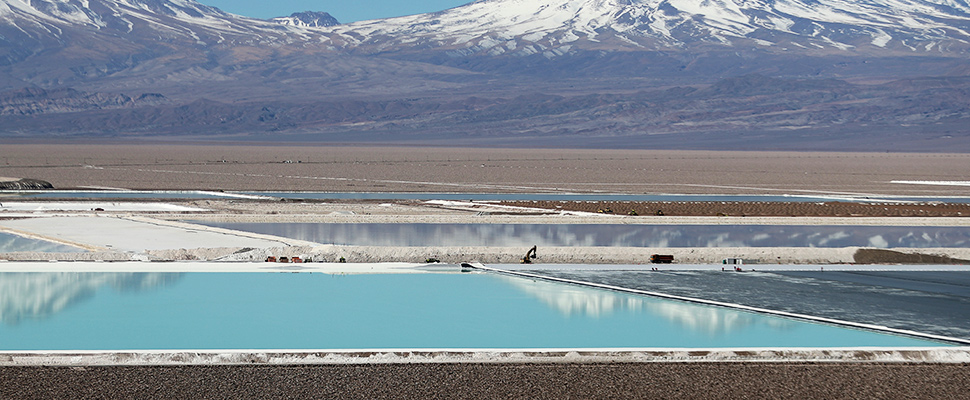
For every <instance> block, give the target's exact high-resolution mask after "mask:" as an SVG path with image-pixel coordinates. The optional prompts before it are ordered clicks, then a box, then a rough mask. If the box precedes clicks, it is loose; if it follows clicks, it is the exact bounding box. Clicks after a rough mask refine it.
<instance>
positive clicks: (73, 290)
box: [0, 272, 183, 325]
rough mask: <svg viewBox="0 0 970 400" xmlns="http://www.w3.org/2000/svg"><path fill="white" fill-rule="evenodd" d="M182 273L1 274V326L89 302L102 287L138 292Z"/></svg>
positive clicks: (170, 280) (164, 284)
mask: <svg viewBox="0 0 970 400" xmlns="http://www.w3.org/2000/svg"><path fill="white" fill-rule="evenodd" d="M182 275H183V274H181V273H158V272H153V273H115V272H89V273H74V272H60V273H58V272H24V273H20V272H5V273H0V322H2V323H4V324H8V325H16V324H18V323H20V322H21V321H24V320H29V319H44V318H48V317H50V316H53V315H54V314H57V313H58V312H59V311H61V310H64V309H65V308H68V307H70V306H72V305H75V304H78V303H80V302H83V301H85V300H88V299H91V298H93V297H94V295H95V294H96V293H97V292H98V290H101V289H102V288H105V287H110V288H113V289H115V290H117V291H120V292H139V291H144V290H150V289H154V288H158V287H162V286H167V285H171V284H173V283H175V282H176V281H178V280H179V279H181V278H182Z"/></svg>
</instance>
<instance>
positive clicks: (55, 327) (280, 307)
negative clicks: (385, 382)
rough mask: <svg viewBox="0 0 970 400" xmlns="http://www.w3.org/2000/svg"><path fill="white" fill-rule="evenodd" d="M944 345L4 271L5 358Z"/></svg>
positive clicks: (0, 315) (334, 291)
mask: <svg viewBox="0 0 970 400" xmlns="http://www.w3.org/2000/svg"><path fill="white" fill-rule="evenodd" d="M944 345H947V344H945V343H940V342H934V341H928V340H922V339H917V338H911V337H905V336H898V335H892V334H885V333H880V332H874V331H866V330H857V329H848V328H844V327H839V326H834V325H825V324H816V323H809V322H804V321H799V320H794V319H787V318H780V317H774V316H769V315H763V314H758V313H750V312H744V311H739V310H733V309H727V308H719V307H710V306H704V305H697V304H692V303H685V302H678V301H671V300H664V299H658V298H652V297H647V296H639V295H632V294H626V293H620V292H614V291H608V290H600V289H593V288H586V287H580V286H573V285H565V284H558V283H551V282H547V281H542V280H531V279H524V278H518V277H511V276H505V275H499V274H491V273H486V274H482V273H464V274H459V273H427V274H393V275H392V274H385V275H329V274H318V273H314V274H309V273H0V350H8V351H11V350H13V351H19V350H139V349H145V350H147V349H160V350H166V349H199V350H203V349H486V348H493V349H517V348H522V349H525V348H528V349H544V348H556V349H561V348H658V347H662V348H671V347H673V348H727V347H734V348H736V347H867V346H873V347H876V346H878V347H909V346H944Z"/></svg>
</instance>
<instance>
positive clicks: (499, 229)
mask: <svg viewBox="0 0 970 400" xmlns="http://www.w3.org/2000/svg"><path fill="white" fill-rule="evenodd" d="M196 223H198V224H201V225H207V226H214V227H220V228H227V229H235V230H241V231H247V232H255V233H262V234H269V235H276V236H283V237H288V238H293V239H300V240H307V241H311V242H316V243H326V244H338V245H362V246H502V247H517V246H522V244H523V243H529V244H535V245H538V246H545V247H573V246H603V247H830V248H831V247H835V248H837V247H849V246H868V247H877V248H893V247H912V248H926V247H950V248H959V247H970V230H968V229H966V228H963V227H934V226H809V225H625V224H624V225H621V224H323V223H222V222H207V221H203V222H196Z"/></svg>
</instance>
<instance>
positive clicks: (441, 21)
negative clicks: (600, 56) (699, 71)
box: [333, 0, 970, 56]
mask: <svg viewBox="0 0 970 400" xmlns="http://www.w3.org/2000/svg"><path fill="white" fill-rule="evenodd" d="M333 32H335V33H338V34H340V35H339V36H338V37H336V38H335V40H336V41H337V42H338V44H340V45H343V46H346V47H360V46H369V47H371V48H373V49H375V50H377V51H388V50H400V49H402V48H408V47H411V48H414V47H417V48H427V47H429V46H431V47H441V48H447V49H452V50H455V53H453V54H471V53H480V54H490V55H497V54H517V55H529V54H535V53H543V54H544V55H546V56H556V55H561V54H564V53H568V52H570V51H571V50H574V49H577V48H583V49H595V50H627V51H629V50H663V49H685V48H695V47H705V46H706V47H710V46H711V45H714V46H721V47H732V46H733V47H742V48H750V47H757V48H762V49H768V50H773V51H796V50H799V49H801V50H842V51H846V50H856V51H859V50H861V51H872V50H899V51H910V52H934V51H935V52H953V51H957V52H962V51H965V49H967V47H968V44H970V6H968V3H967V0H479V1H476V2H473V3H470V4H467V5H465V6H460V7H456V8H452V9H449V10H445V11H441V12H437V13H431V14H420V15H412V16H406V17H399V18H390V19H382V20H374V21H364V22H358V23H352V24H347V25H343V26H340V27H336V28H334V29H333Z"/></svg>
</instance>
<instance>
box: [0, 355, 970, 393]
mask: <svg viewBox="0 0 970 400" xmlns="http://www.w3.org/2000/svg"><path fill="white" fill-rule="evenodd" d="M967 393H970V365H967V364H929V363H775V362H765V363H761V362H753V363H752V362H745V363H727V362H725V363H617V364H380V365H305V366H268V365H255V366H249V365H244V366H155V367H152V366H118V367H3V368H0V398H3V399H41V398H43V399H66V398H71V399H75V398H99V399H108V398H111V399H116V398H139V399H171V398H179V399H213V398H218V399H224V398H233V399H238V398H340V399H355V398H357V399H392V398H393V399H398V398H422V399H424V398H439V399H448V398H474V399H483V398H486V399H487V398H502V399H508V398H529V399H536V398H539V399H566V398H573V399H590V398H609V399H616V398H691V399H722V400H723V399H836V398H847V399H957V398H965V396H967Z"/></svg>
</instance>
